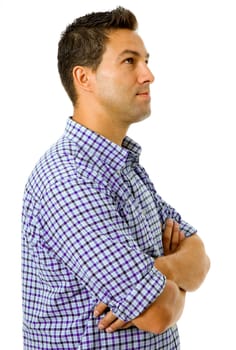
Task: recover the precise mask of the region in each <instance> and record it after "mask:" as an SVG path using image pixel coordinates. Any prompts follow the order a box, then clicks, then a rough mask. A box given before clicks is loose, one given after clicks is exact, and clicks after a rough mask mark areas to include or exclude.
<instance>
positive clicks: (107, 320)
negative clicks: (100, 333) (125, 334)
mask: <svg viewBox="0 0 236 350" xmlns="http://www.w3.org/2000/svg"><path fill="white" fill-rule="evenodd" d="M116 320H117V317H116V316H115V315H114V314H113V313H112V311H109V312H108V313H107V314H106V316H104V317H103V319H102V320H101V321H100V322H99V323H98V328H99V329H107V328H109V327H110V326H111V324H112V323H113V322H114V321H116Z"/></svg>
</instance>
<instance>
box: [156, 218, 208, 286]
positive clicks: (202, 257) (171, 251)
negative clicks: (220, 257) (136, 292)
mask: <svg viewBox="0 0 236 350" xmlns="http://www.w3.org/2000/svg"><path fill="white" fill-rule="evenodd" d="M175 237H177V238H175ZM178 237H179V241H178ZM171 242H172V243H171ZM163 246H164V252H165V255H164V256H161V257H158V258H157V259H156V260H155V263H154V265H155V267H156V268H157V269H158V270H159V271H161V272H162V273H163V274H164V275H165V276H166V277H167V279H170V280H172V281H174V282H175V283H176V284H177V285H178V286H179V287H180V288H181V289H184V290H185V291H194V290H196V289H197V288H199V287H200V285H201V284H202V282H203V281H204V279H205V277H206V275H207V272H208V270H209V268H210V260H209V258H208V256H207V254H206V251H205V247H204V244H203V242H202V240H201V239H200V237H199V236H198V235H197V234H194V235H192V236H191V237H188V238H183V234H182V233H181V232H180V231H179V226H178V224H177V223H176V222H174V221H173V220H167V223H166V227H165V230H164V232H163Z"/></svg>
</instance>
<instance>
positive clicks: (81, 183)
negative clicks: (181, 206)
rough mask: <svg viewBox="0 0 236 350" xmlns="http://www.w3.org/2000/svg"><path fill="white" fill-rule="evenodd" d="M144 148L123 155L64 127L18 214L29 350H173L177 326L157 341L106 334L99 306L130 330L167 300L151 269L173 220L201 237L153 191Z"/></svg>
mask: <svg viewBox="0 0 236 350" xmlns="http://www.w3.org/2000/svg"><path fill="white" fill-rule="evenodd" d="M140 152H141V149H140V146H139V145H138V144H136V143H135V142H134V141H133V140H131V139H130V138H128V137H126V138H125V139H124V142H123V145H122V147H120V146H118V145H116V144H114V143H112V142H110V141H109V140H107V139H105V138H104V137H102V136H100V135H97V134H96V133H94V132H92V131H91V130H88V129H86V128H85V127H83V126H81V125H79V124H78V123H75V122H74V121H73V120H72V119H71V118H69V119H68V121H67V125H66V129H65V132H64V134H63V136H62V137H61V138H60V139H59V140H58V142H57V143H56V144H55V145H53V146H52V147H51V148H50V149H49V150H48V151H47V152H46V153H45V155H44V156H43V157H42V158H41V159H40V160H39V162H38V163H37V165H36V166H35V168H34V170H33V171H32V173H31V175H30V177H29V179H28V182H27V184H26V187H25V193H24V201H23V212H22V284H23V289H22V290H23V292H22V295H23V314H24V317H23V336H24V350H33V349H35V350H54V349H55V350H62V349H66V350H78V349H80V350H93V349H98V350H106V349H109V350H112V349H115V350H116V349H117V350H118V349H119V350H120V349H123V350H142V349H147V350H152V349H153V350H154V349H155V350H156V349H165V350H174V349H179V334H178V329H177V326H174V327H172V328H170V329H168V330H167V331H166V332H164V333H163V334H160V335H155V334H152V333H149V332H144V331H141V330H139V329H137V328H136V327H131V328H128V329H123V330H118V331H116V332H114V333H106V332H105V331H102V330H99V329H98V322H99V320H100V319H101V317H99V318H95V317H94V316H93V311H94V307H95V305H96V304H97V303H98V302H99V301H102V302H104V303H106V304H107V305H108V306H109V308H110V309H111V310H112V311H113V313H114V314H115V315H116V316H117V317H118V318H120V319H122V320H124V321H129V320H132V319H133V318H135V317H137V316H138V315H139V314H140V313H142V312H143V311H144V310H145V309H146V308H147V307H148V306H149V305H150V304H151V303H152V302H153V301H154V300H155V299H156V298H157V297H158V295H159V294H160V293H161V292H162V290H163V288H164V286H165V276H163V275H162V274H161V273H160V272H159V271H158V270H157V269H155V268H154V265H153V264H154V259H155V258H157V257H158V256H160V255H163V247H162V237H161V227H162V226H163V225H164V223H165V220H166V219H167V218H169V217H171V218H173V219H174V220H176V221H178V222H179V223H180V228H181V230H183V231H184V232H185V235H186V236H190V235H192V234H193V233H195V232H196V230H195V229H194V228H193V227H192V226H190V225H189V224H187V223H186V222H185V221H183V220H182V218H181V216H180V215H179V213H177V212H176V211H175V209H174V208H172V207H171V206H170V205H168V204H167V203H166V202H165V201H164V200H163V199H162V198H161V197H160V196H159V195H158V194H157V193H156V191H155V188H154V186H153V184H152V182H151V181H150V179H149V177H148V175H147V173H146V172H145V170H144V168H143V167H141V166H140V164H139V157H140Z"/></svg>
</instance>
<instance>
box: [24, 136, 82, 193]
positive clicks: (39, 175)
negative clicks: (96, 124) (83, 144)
mask: <svg viewBox="0 0 236 350" xmlns="http://www.w3.org/2000/svg"><path fill="white" fill-rule="evenodd" d="M77 156H78V149H77V148H76V147H75V145H74V144H73V143H72V142H70V140H68V139H66V138H65V137H62V138H60V139H59V140H58V141H57V142H56V143H54V144H53V145H52V146H51V147H50V148H49V149H48V150H47V151H46V152H45V153H44V154H43V155H42V156H41V157H40V159H39V160H38V162H37V163H36V165H35V166H34V168H33V170H32V172H31V174H30V176H29V178H28V181H27V184H26V189H28V190H30V192H34V193H35V194H37V195H38V196H39V197H40V196H41V195H42V192H43V191H45V189H46V188H50V187H51V186H53V184H54V183H57V182H62V181H66V179H68V180H69V179H71V178H73V177H74V176H75V173H76V158H77Z"/></svg>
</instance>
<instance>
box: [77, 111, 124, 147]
mask: <svg viewBox="0 0 236 350" xmlns="http://www.w3.org/2000/svg"><path fill="white" fill-rule="evenodd" d="M73 120H74V121H75V122H77V123H79V124H81V125H83V126H85V127H86V128H88V129H90V130H92V131H94V132H96V133H97V134H99V135H102V136H103V137H105V138H107V139H108V140H110V141H112V142H114V143H116V144H117V145H119V146H121V145H122V142H123V140H124V138H125V136H126V133H127V131H128V128H129V125H118V124H117V123H116V122H114V120H113V119H110V118H106V117H102V116H100V117H94V116H92V115H86V116H85V115H83V114H81V113H79V112H78V111H76V110H75V111H74V114H73Z"/></svg>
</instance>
